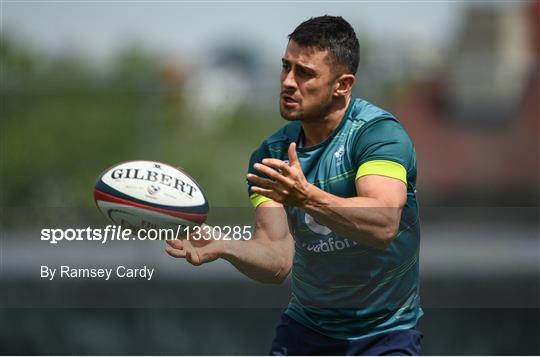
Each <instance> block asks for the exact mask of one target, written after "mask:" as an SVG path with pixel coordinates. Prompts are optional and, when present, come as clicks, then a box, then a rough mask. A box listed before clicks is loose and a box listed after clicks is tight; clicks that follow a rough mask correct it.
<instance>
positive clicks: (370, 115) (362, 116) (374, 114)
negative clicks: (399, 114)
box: [348, 98, 398, 126]
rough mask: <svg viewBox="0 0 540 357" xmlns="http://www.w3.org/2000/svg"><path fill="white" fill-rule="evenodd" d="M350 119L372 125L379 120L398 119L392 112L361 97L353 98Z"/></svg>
mask: <svg viewBox="0 0 540 357" xmlns="http://www.w3.org/2000/svg"><path fill="white" fill-rule="evenodd" d="M352 100H353V103H352V104H351V109H350V113H349V115H348V119H349V120H351V121H352V122H353V123H354V124H356V125H361V126H370V125H373V124H375V123H377V122H379V121H382V120H386V121H395V122H398V120H397V119H396V118H395V117H394V115H392V114H391V113H390V112H388V111H386V110H384V109H382V108H380V107H378V106H376V105H374V104H372V103H370V102H368V101H367V100H364V99H361V98H353V99H352Z"/></svg>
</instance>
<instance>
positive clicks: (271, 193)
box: [251, 186, 283, 203]
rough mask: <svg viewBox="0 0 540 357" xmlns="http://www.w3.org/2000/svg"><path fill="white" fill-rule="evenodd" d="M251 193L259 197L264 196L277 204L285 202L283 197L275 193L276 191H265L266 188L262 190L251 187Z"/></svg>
mask: <svg viewBox="0 0 540 357" xmlns="http://www.w3.org/2000/svg"><path fill="white" fill-rule="evenodd" d="M251 192H253V193H256V194H259V195H263V196H265V197H268V198H270V199H271V200H273V201H276V202H280V203H281V202H282V201H283V200H282V198H281V196H280V195H278V194H277V192H276V191H274V190H267V189H264V188H261V187H257V186H251Z"/></svg>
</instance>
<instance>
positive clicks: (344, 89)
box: [334, 74, 356, 97]
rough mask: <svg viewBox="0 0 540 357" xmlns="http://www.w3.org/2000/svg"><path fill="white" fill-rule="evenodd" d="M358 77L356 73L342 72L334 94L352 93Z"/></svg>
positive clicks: (337, 95)
mask: <svg viewBox="0 0 540 357" xmlns="http://www.w3.org/2000/svg"><path fill="white" fill-rule="evenodd" d="M355 82H356V78H355V77H354V74H342V75H341V76H339V77H338V79H337V80H336V85H335V89H334V95H335V96H336V97H342V96H347V95H349V94H350V93H351V91H352V88H353V86H354V83H355Z"/></svg>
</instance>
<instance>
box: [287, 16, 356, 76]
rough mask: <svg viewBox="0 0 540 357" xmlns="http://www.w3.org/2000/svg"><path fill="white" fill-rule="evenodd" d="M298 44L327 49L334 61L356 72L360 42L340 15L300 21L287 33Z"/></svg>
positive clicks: (349, 70) (353, 72) (351, 71)
mask: <svg viewBox="0 0 540 357" xmlns="http://www.w3.org/2000/svg"><path fill="white" fill-rule="evenodd" d="M289 40H292V41H294V42H296V43H297V44H299V45H300V46H316V47H319V48H320V49H323V50H328V51H329V52H330V54H331V56H332V57H333V60H334V61H335V63H338V64H340V65H343V66H344V67H345V69H346V70H347V72H350V73H352V74H356V71H357V70H358V64H359V62H360V44H359V43H358V38H357V37H356V33H355V32H354V29H353V28H352V26H351V25H350V24H349V23H348V22H347V21H345V19H343V18H342V17H341V16H329V15H324V16H319V17H312V18H311V19H309V20H307V21H304V22H302V23H301V24H300V25H298V27H297V28H295V29H294V31H293V32H292V33H291V34H290V35H289Z"/></svg>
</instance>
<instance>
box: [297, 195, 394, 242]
mask: <svg viewBox="0 0 540 357" xmlns="http://www.w3.org/2000/svg"><path fill="white" fill-rule="evenodd" d="M302 208H303V209H305V210H306V212H307V213H309V214H310V215H311V216H313V217H314V218H315V219H316V220H317V222H319V223H320V224H323V225H325V226H327V227H328V228H330V229H331V230H332V231H334V232H335V233H337V234H339V235H341V236H344V237H346V238H348V239H352V240H355V241H358V242H360V243H362V244H366V245H369V246H371V247H374V248H378V249H384V248H386V247H387V246H388V244H389V243H390V242H391V241H392V239H393V238H394V236H395V234H396V233H397V230H398V227H399V219H400V216H401V208H398V207H384V203H383V202H381V201H379V200H377V199H374V198H369V197H352V198H342V197H338V196H334V195H332V194H329V193H327V192H325V191H323V190H321V189H319V188H317V187H315V186H312V188H311V190H310V194H309V199H308V200H307V201H306V202H305V204H304V205H303V207H302Z"/></svg>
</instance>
